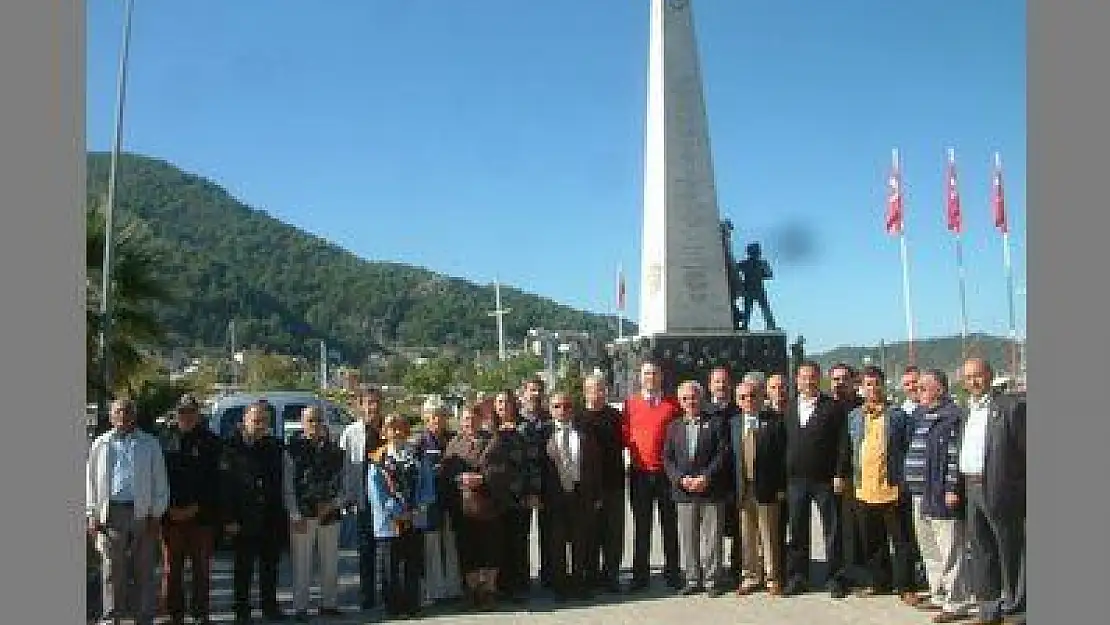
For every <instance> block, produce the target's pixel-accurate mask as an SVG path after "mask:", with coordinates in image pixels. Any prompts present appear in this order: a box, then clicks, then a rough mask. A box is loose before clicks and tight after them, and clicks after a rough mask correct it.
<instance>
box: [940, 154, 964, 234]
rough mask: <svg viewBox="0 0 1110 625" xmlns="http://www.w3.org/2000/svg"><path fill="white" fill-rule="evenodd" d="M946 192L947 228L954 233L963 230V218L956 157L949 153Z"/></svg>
mask: <svg viewBox="0 0 1110 625" xmlns="http://www.w3.org/2000/svg"><path fill="white" fill-rule="evenodd" d="M946 178H947V180H948V192H947V194H946V197H947V203H946V205H945V215H946V216H947V218H948V230H949V232H952V233H954V234H959V233H960V232H962V231H963V226H964V218H963V213H962V212H961V211H960V190H959V188H958V187H957V185H956V159H955V158H954V157H952V156H951V155H949V159H948V169H947V176H946Z"/></svg>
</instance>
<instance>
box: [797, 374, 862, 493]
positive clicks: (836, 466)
mask: <svg viewBox="0 0 1110 625" xmlns="http://www.w3.org/2000/svg"><path fill="white" fill-rule="evenodd" d="M844 417H845V415H844V412H843V410H840V409H838V407H837V405H836V403H835V402H834V401H833V399H832V398H831V397H829V396H828V395H826V394H824V393H822V394H820V395H819V396H818V398H817V405H816V407H815V408H814V410H813V415H812V416H811V417H810V418H809V422H808V423H806V426H805V427H804V428H803V427H802V426H801V419H800V416H799V414H798V398H796V397H795V398H792V399H791V401H790V404H789V406H788V407H787V410H786V414H785V415H784V418H783V421H784V423H785V426H786V476H787V478H788V479H805V480H812V481H816V482H829V483H831V482H832V478H834V477H850V475H851V463H850V461H851V456H850V455H849V454H847V453H844V450H843V449H842V448H843V441H844V435H845V433H846V432H847V430H846V427H847V425H846V422H845V418H844Z"/></svg>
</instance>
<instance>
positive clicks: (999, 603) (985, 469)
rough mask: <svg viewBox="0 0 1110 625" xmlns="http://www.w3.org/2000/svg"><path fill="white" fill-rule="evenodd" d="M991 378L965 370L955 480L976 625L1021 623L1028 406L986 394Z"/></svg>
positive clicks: (984, 366)
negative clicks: (968, 551) (963, 418)
mask: <svg viewBox="0 0 1110 625" xmlns="http://www.w3.org/2000/svg"><path fill="white" fill-rule="evenodd" d="M993 377H994V372H993V369H992V367H991V366H990V364H989V363H988V362H986V361H985V360H983V359H981V358H972V359H969V360H968V361H967V362H965V363H964V366H963V382H964V386H965V388H966V389H967V392H968V409H967V418H966V421H965V422H964V428H963V435H962V441H961V445H960V475H961V478H962V479H963V484H964V498H965V501H964V505H965V510H966V515H967V529H968V532H969V534H970V538H971V551H972V553H971V561H972V592H973V594H974V595H975V597H976V598H977V599H978V601H979V613H978V620H977V621H975V623H978V624H979V625H998V624H1001V623H1004V622H1006V621H1007V619H1009V620H1010V621H1011V622H1021V620H1020V617H1019V616H1018V615H1020V614H1021V613H1023V612H1024V611H1025V562H1024V553H1025V510H1026V507H1025V506H1026V502H1025V401H1024V400H1023V399H1021V398H1018V397H1015V396H1013V395H1004V394H1001V393H996V392H991V389H990V383H991V379H992V378H993Z"/></svg>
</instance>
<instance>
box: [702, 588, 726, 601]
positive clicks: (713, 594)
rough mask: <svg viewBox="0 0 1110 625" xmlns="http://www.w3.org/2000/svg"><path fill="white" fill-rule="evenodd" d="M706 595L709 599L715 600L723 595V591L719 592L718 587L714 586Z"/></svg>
mask: <svg viewBox="0 0 1110 625" xmlns="http://www.w3.org/2000/svg"><path fill="white" fill-rule="evenodd" d="M706 594H707V595H709V596H710V597H711V598H713V599H716V598H717V597H720V596H721V595H723V594H725V591H723V590H721V587H720V586H714V587H712V588H710V589H709V591H708V592H707V593H706Z"/></svg>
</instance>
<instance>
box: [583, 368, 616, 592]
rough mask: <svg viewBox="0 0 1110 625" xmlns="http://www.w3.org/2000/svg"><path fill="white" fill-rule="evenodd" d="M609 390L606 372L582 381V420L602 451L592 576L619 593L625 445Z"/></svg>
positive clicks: (596, 581)
mask: <svg viewBox="0 0 1110 625" xmlns="http://www.w3.org/2000/svg"><path fill="white" fill-rule="evenodd" d="M606 392H607V384H606V381H605V376H603V375H600V374H594V375H591V376H589V377H587V378H586V379H585V380H584V381H583V382H582V395H583V397H584V398H585V400H586V406H585V410H584V411H583V414H582V423H583V425H584V426H585V427H586V428H588V429H589V430H591V431H592V432H593V435H594V439H595V440H596V441H597V443H598V447H599V448H600V452H601V509H600V510H598V515H597V516H598V518H597V521H598V523H597V525H596V527H595V529H594V543H593V544H592V545H591V556H590V558H591V559H590V564H591V569H593V570H592V577H593V580H594V582H595V584H596V585H597V586H598V587H600V588H601V589H602V590H604V591H606V592H610V593H617V592H620V590H621V587H620V579H619V578H620V570H621V556H622V554H623V551H624V515H625V503H624V491H625V487H624V482H625V468H624V445H623V444H622V442H621V413H620V411H618V410H617V409H616V408H613V407H612V406H609V405H607V404H606V403H605V395H606ZM598 564H600V565H601V567H600V569H598Z"/></svg>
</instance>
